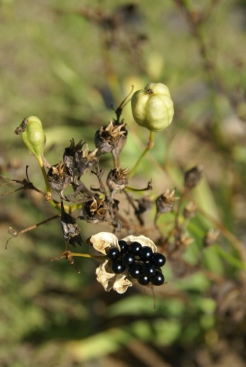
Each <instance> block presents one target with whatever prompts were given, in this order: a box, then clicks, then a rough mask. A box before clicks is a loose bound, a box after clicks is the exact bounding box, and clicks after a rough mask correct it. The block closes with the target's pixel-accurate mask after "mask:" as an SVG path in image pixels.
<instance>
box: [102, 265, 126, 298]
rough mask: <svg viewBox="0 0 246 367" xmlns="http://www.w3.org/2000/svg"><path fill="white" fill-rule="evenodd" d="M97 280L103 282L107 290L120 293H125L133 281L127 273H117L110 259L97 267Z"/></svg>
mask: <svg viewBox="0 0 246 367" xmlns="http://www.w3.org/2000/svg"><path fill="white" fill-rule="evenodd" d="M96 276H97V281H98V282H99V283H101V284H102V286H103V288H104V289H105V291H106V292H109V291H110V290H111V289H113V290H114V291H116V292H117V293H119V294H122V293H125V291H126V290H127V288H128V287H131V286H132V282H131V281H130V280H129V279H128V278H127V274H124V273H122V274H115V273H113V272H112V270H111V266H110V261H109V260H106V261H105V262H104V263H103V264H101V265H100V266H99V267H98V268H97V269H96Z"/></svg>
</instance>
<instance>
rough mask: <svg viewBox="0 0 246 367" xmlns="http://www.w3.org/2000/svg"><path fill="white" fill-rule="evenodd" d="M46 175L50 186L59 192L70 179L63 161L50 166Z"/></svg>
mask: <svg viewBox="0 0 246 367" xmlns="http://www.w3.org/2000/svg"><path fill="white" fill-rule="evenodd" d="M47 177H48V181H49V184H50V187H51V188H52V189H54V190H56V191H59V192H60V191H62V190H63V189H64V188H65V186H66V185H67V184H69V183H71V181H72V179H71V177H70V176H69V175H68V174H67V169H66V166H65V165H64V164H63V163H58V164H55V165H53V166H51V167H50V168H49V170H48V173H47Z"/></svg>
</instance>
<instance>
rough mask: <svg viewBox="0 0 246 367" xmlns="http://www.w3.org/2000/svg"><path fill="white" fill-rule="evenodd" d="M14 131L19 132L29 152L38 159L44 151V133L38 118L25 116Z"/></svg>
mask: <svg viewBox="0 0 246 367" xmlns="http://www.w3.org/2000/svg"><path fill="white" fill-rule="evenodd" d="M15 133H16V134H17V135H20V134H21V138H22V141H23V143H24V144H25V146H26V147H27V149H28V150H29V152H30V153H32V154H33V155H34V156H35V157H36V158H37V159H38V160H40V159H41V157H42V154H43V151H44V144H45V135H44V130H43V127H42V122H41V121H40V120H39V118H38V117H36V116H30V117H28V118H25V119H24V120H23V121H22V123H21V125H20V126H19V127H17V129H16V130H15Z"/></svg>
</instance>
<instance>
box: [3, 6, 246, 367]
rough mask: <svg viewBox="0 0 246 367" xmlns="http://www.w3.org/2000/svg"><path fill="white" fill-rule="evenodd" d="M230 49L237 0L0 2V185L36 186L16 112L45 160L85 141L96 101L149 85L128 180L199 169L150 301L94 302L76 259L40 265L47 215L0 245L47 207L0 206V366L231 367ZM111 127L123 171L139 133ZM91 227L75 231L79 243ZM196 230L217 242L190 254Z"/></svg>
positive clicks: (240, 12) (239, 83) (243, 132)
mask: <svg viewBox="0 0 246 367" xmlns="http://www.w3.org/2000/svg"><path fill="white" fill-rule="evenodd" d="M116 3H117V4H116ZM245 43H246V3H245V1H243V0H241V1H240V0H237V1H229V0H224V1H222V0H217V1H216V0H210V1H209V0H203V1H199V2H197V1H182V0H169V1H156V2H154V1H152V2H150V1H147V0H144V1H138V2H134V3H126V2H125V1H118V2H115V1H112V0H107V1H106V0H104V1H101V2H99V1H98V2H96V1H95V2H91V1H88V0H85V1H83V2H80V1H75V0H73V1H70V2H67V1H57V0H49V1H48V0H43V1H36V2H34V1H31V0H26V1H16V0H2V1H0V45H1V48H0V80H1V82H0V100H1V110H0V127H1V144H0V171H1V175H3V176H7V177H9V178H14V179H19V180H23V178H25V167H26V165H28V166H29V169H28V174H29V178H30V180H31V181H32V182H33V183H34V185H36V186H37V187H39V188H40V189H44V184H43V182H42V176H41V174H40V172H39V170H38V167H37V165H36V161H35V159H34V158H33V156H31V155H30V154H29V153H28V152H27V151H26V150H25V148H24V146H23V144H22V142H21V139H18V137H17V136H16V135H15V134H14V130H15V128H16V127H17V126H18V125H19V124H20V122H21V121H22V120H23V118H24V117H27V116H30V115H35V116H38V117H39V118H40V119H41V120H42V122H43V126H44V130H45V134H46V138H47V145H46V152H47V153H46V155H47V158H48V160H49V161H50V162H51V163H52V164H55V163H58V162H59V161H60V159H61V157H62V154H63V151H64V147H66V146H68V145H69V144H70V139H72V138H74V139H75V140H76V142H78V141H79V140H80V139H83V141H87V143H88V144H89V146H90V147H91V149H93V147H94V144H93V139H94V133H95V131H96V130H97V129H98V128H99V127H100V126H102V125H106V124H107V123H108V121H109V119H110V118H111V117H113V116H114V112H113V111H112V109H111V105H113V106H114V107H117V106H118V105H119V103H120V102H121V101H122V100H123V98H124V97H125V96H126V95H127V94H128V93H129V92H130V90H131V86H132V85H134V87H135V90H137V89H140V88H141V89H142V88H143V87H144V86H145V85H146V84H147V83H149V82H163V83H164V84H166V85H168V87H169V89H170V92H171V95H172V97H173V100H174V107H175V116H174V121H173V123H172V125H171V126H170V127H169V128H168V129H167V130H165V131H164V132H162V133H160V134H158V135H157V134H156V137H155V146H154V148H153V150H152V151H151V154H150V153H149V154H148V155H147V156H146V158H145V160H144V161H143V162H142V163H141V165H140V166H139V169H138V175H137V176H136V178H134V179H133V180H132V181H133V182H132V186H134V185H135V184H137V183H138V184H139V183H140V184H142V186H143V185H145V184H146V182H147V181H148V180H149V179H150V178H152V183H153V186H154V192H155V194H156V195H160V194H161V193H162V192H164V191H165V190H166V189H167V188H170V189H173V188H175V187H176V188H177V189H178V190H181V188H182V185H183V172H184V171H185V170H187V169H189V168H190V167H192V166H194V165H196V164H202V165H203V166H204V171H203V172H204V178H203V180H202V181H201V182H200V183H199V185H198V186H197V187H196V188H195V189H194V195H193V200H194V201H195V203H196V205H197V207H198V214H197V216H196V217H195V218H194V219H192V220H191V221H190V222H189V225H188V231H189V233H190V236H191V237H192V238H193V239H194V241H193V243H191V244H189V245H188V246H187V250H186V251H185V253H184V255H182V259H183V261H182V262H179V261H177V262H176V263H175V259H172V267H171V266H170V262H171V260H170V261H167V270H165V276H166V280H167V284H165V285H164V286H162V287H160V288H158V289H157V290H156V292H155V293H156V294H155V298H154V299H153V297H152V293H151V291H150V290H148V289H145V288H144V287H133V288H131V289H129V290H128V291H127V293H126V294H124V295H118V294H114V293H113V292H110V293H105V292H104V291H103V288H102V287H101V285H100V284H98V283H97V282H96V279H95V274H94V273H95V267H96V264H95V263H94V262H93V261H90V260H89V259H81V260H77V261H76V263H77V265H78V267H79V268H80V270H81V274H77V272H76V271H75V270H74V268H73V267H72V266H69V264H68V263H67V262H65V261H63V260H59V261H54V262H52V263H51V262H50V260H51V259H52V258H54V257H56V256H57V255H58V254H59V253H60V252H62V251H63V250H64V241H63V238H62V235H61V231H60V223H59V221H58V220H54V221H53V222H49V223H47V224H46V225H45V226H40V227H38V228H36V229H35V230H33V231H30V232H28V233H26V234H23V235H21V236H19V237H17V238H16V239H11V241H9V243H8V249H7V251H6V250H5V248H4V246H5V243H6V241H7V239H8V238H9V235H8V234H7V232H8V227H10V226H11V227H13V228H15V229H16V230H22V229H23V228H26V227H28V226H31V225H33V224H35V223H38V222H41V221H43V220H44V219H46V218H48V217H51V216H53V215H54V214H56V213H55V212H54V209H53V208H52V207H50V206H49V205H48V204H47V203H46V202H45V201H44V200H43V198H42V197H40V195H38V194H37V195H36V194H35V193H34V192H33V191H30V192H29V191H24V190H21V191H17V192H16V193H15V194H12V195H7V196H3V197H1V214H0V218H1V221H0V230H1V248H0V254H1V260H2V261H1V264H0V293H1V302H0V319H1V327H0V365H1V366H8V367H31V366H37V367H38V366H59V367H63V366H64V367H70V366H71V367H72V366H91V365H92V364H91V363H92V362H91V361H94V365H95V366H106V365H107V366H111V365H112V366H117V365H119V366H136V367H137V366H155V367H159V366H160V367H162V366H181V367H182V366H187V365H190V366H191V365H193V364H195V365H197V366H199V367H203V366H206V367H208V366H213V367H214V366H216V367H219V366H221V367H222V366H223V367H224V366H226V364H225V363H226V362H225V361H226V360H228V358H229V360H230V365H232V364H233V365H234V366H235V367H241V366H243V365H244V363H245V362H244V361H245V359H246V355H245V340H246V327H245V325H246V312H245V299H246V282H245V261H246V252H245V247H244V246H243V244H242V243H243V241H245V238H246V233H245V220H246V214H245V213H246V207H245V202H246V200H245V199H246V197H245V185H246V170H245V163H246V146H245V139H246V99H245V98H246V74H245V70H246V69H245V64H246V49H245V47H243V45H245ZM123 117H124V118H125V122H126V123H127V126H128V130H129V132H130V133H129V137H128V142H127V146H126V148H125V149H124V152H123V154H122V165H123V166H124V167H126V166H132V165H133V163H134V161H135V160H136V159H137V158H138V156H139V155H140V153H141V152H142V150H143V149H144V148H145V144H147V139H148V132H147V130H146V131H145V129H142V128H141V127H139V126H137V124H135V123H134V121H133V118H132V116H131V111H130V106H129V105H127V107H126V108H125V109H124V111H123ZM145 142H146V143H145ZM106 166H107V161H106V159H105V167H106ZM14 188H16V187H14ZM14 188H13V186H8V188H6V186H4V187H1V192H4V191H5V192H6V191H11V190H13V189H14ZM2 189H3V190H2ZM5 189H6V190H5ZM153 217H154V214H153ZM153 220H154V218H153ZM172 220H173V217H172V214H170V215H169V214H167V216H165V217H164V216H163V217H160V219H159V220H158V223H159V225H160V226H164V228H166V229H168V228H169V226H170V222H171V221H172ZM105 226H106V225H105ZM105 226H103V225H100V226H95V225H92V224H82V225H81V228H82V231H81V235H82V237H83V239H84V240H86V238H87V237H88V236H89V235H91V234H95V233H97V232H100V231H101V230H108V227H107V226H106V227H105ZM170 228H171V227H170ZM211 228H215V229H216V230H219V231H220V237H219V238H218V241H217V242H216V244H215V245H214V246H211V247H209V246H208V247H207V248H204V246H203V245H204V242H203V238H204V234H205V233H206V232H207V231H208V230H209V229H211ZM149 236H150V237H151V233H149ZM85 251H86V250H85ZM168 260H169V259H168Z"/></svg>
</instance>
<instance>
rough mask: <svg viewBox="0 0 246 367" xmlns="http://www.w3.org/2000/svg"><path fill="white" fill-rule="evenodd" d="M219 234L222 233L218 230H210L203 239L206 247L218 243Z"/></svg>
mask: <svg viewBox="0 0 246 367" xmlns="http://www.w3.org/2000/svg"><path fill="white" fill-rule="evenodd" d="M219 234H220V232H219V231H218V230H216V229H210V230H209V231H208V232H207V234H206V236H205V237H204V239H203V245H204V247H209V246H212V245H213V244H214V243H215V242H216V240H217V238H218V237H219Z"/></svg>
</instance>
